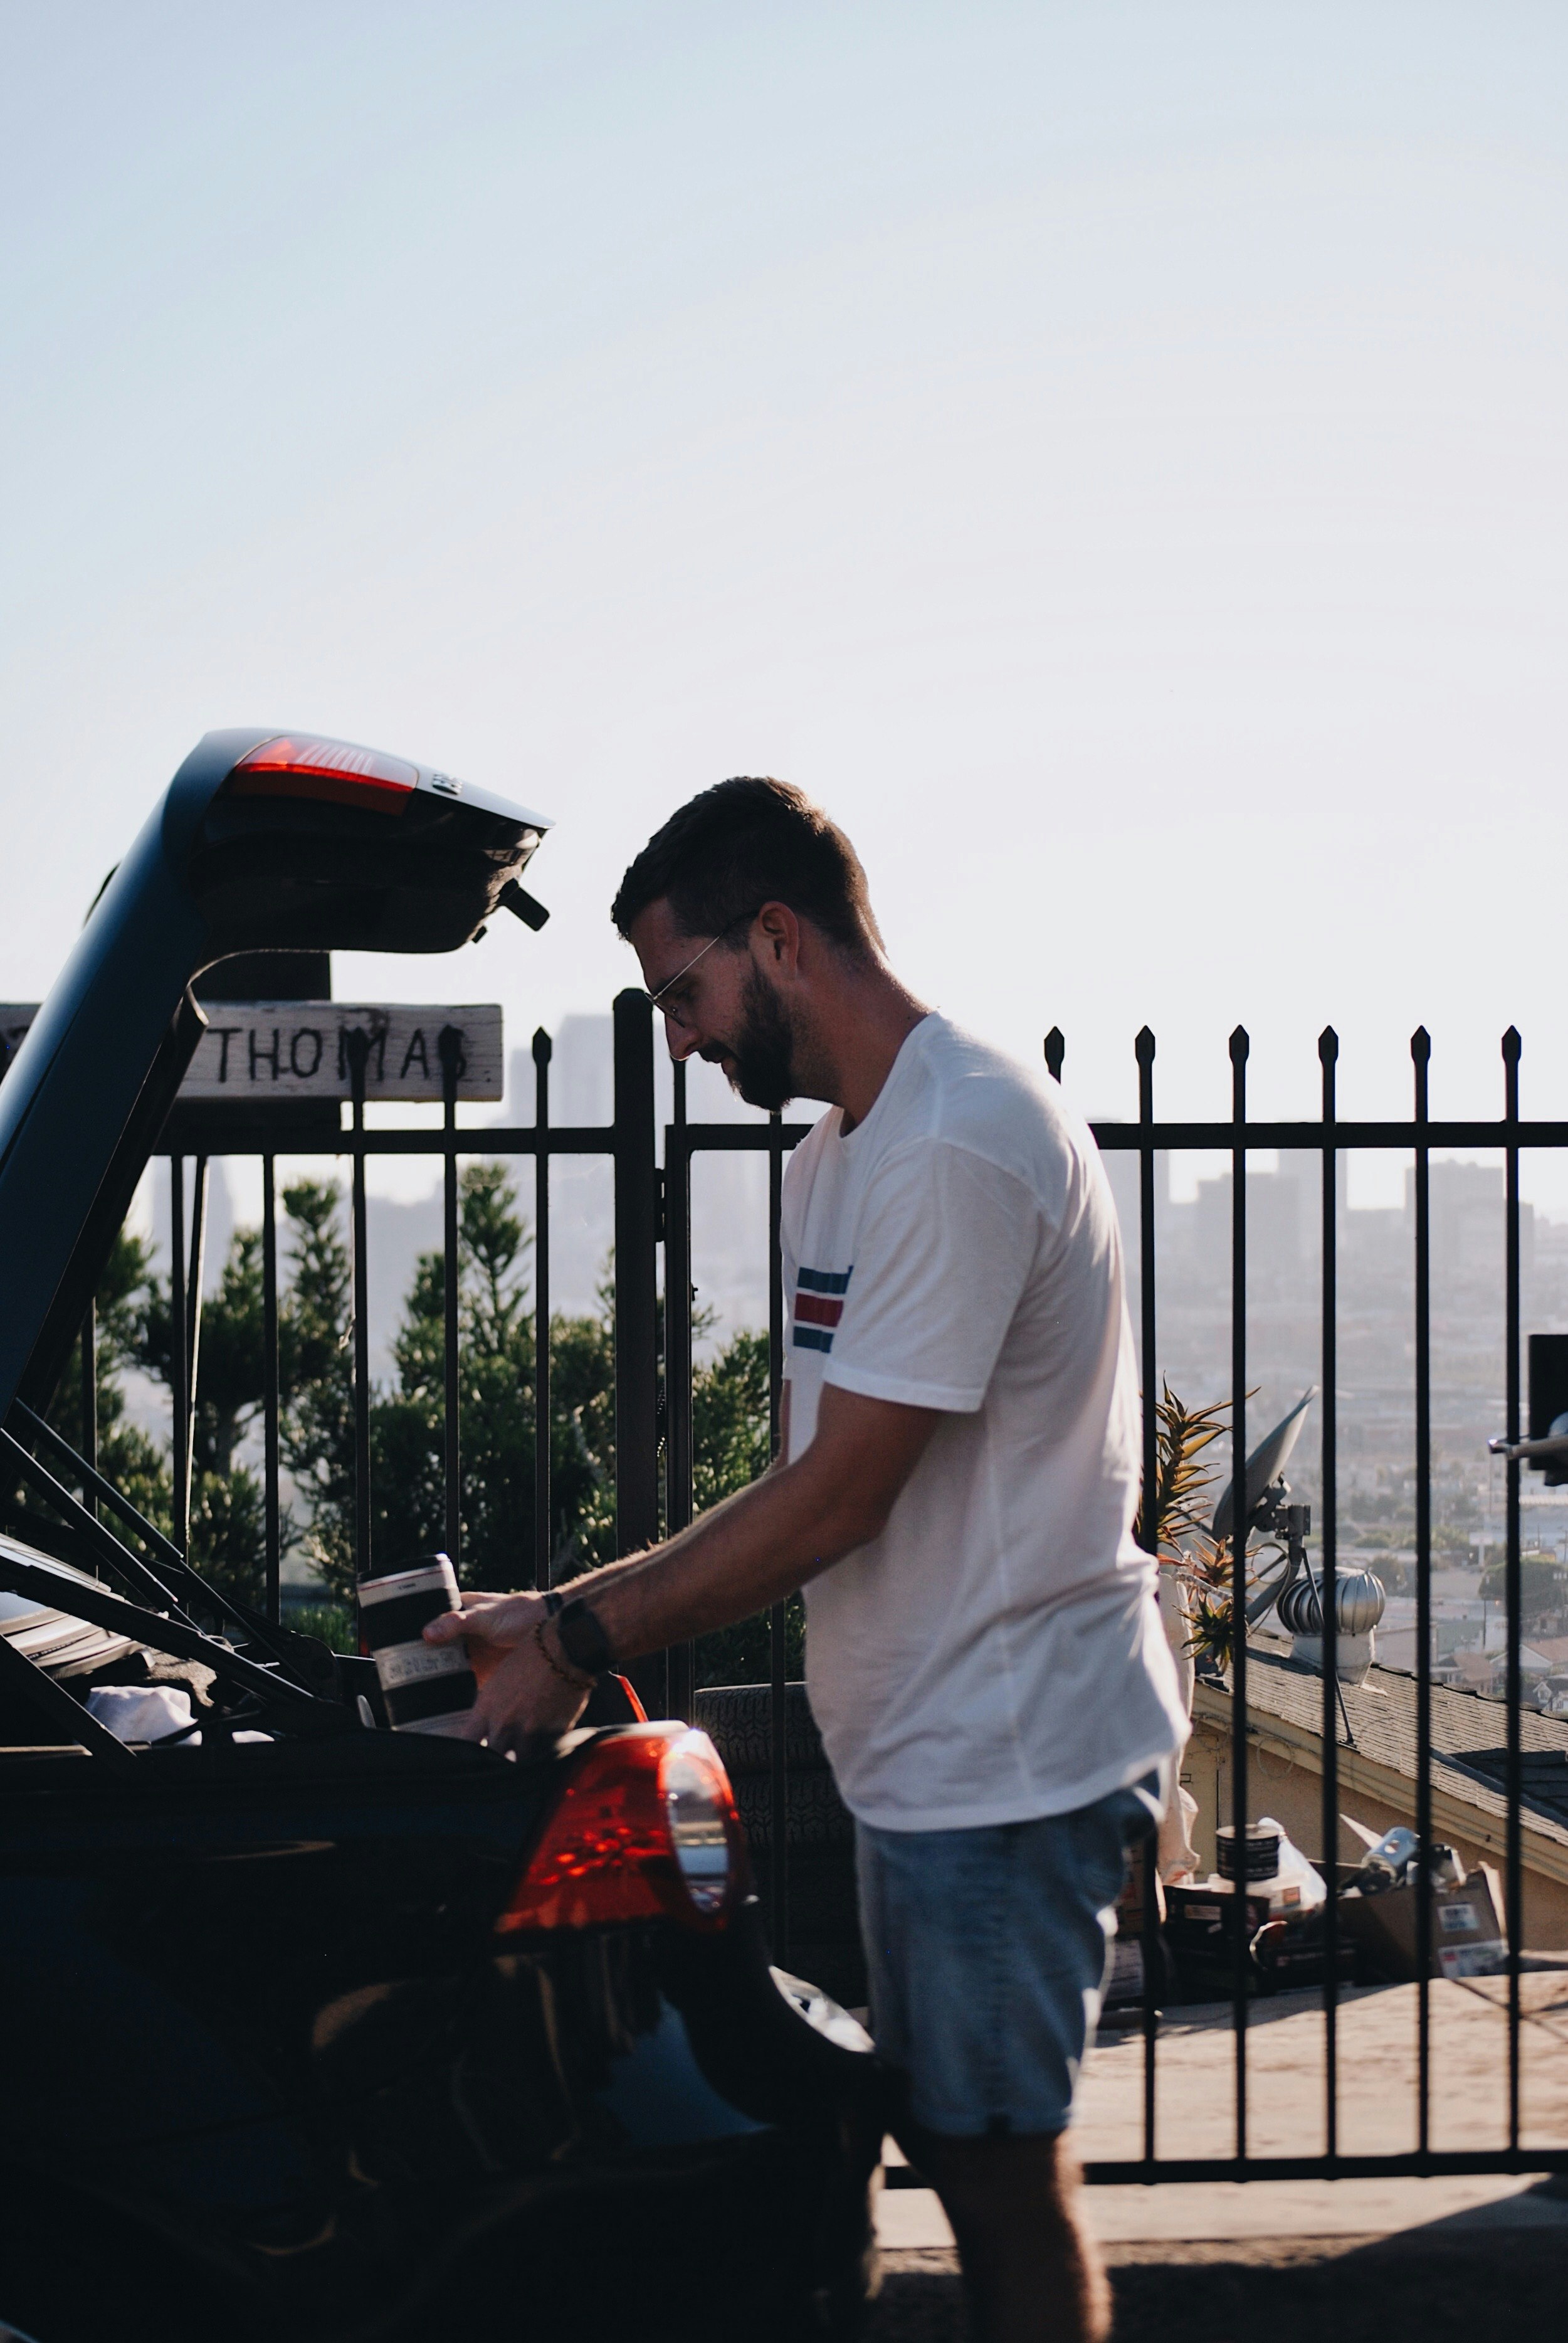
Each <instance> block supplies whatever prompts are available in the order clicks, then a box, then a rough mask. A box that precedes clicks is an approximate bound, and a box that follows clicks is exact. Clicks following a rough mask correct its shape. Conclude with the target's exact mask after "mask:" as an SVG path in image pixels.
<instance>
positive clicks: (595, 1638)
mask: <svg viewBox="0 0 1568 2343" xmlns="http://www.w3.org/2000/svg"><path fill="white" fill-rule="evenodd" d="M556 1641H557V1643H558V1644H559V1645H560V1647H561V1652H562V1654H563V1656H564V1657H565V1658H566V1659H568V1660H569V1661H570V1663H571V1664H572V1666H573V1667H574V1668H577V1669H578V1671H579V1672H580V1673H581V1674H583V1675H585V1676H602V1675H607V1674H608V1673H609V1670H610V1669H611V1668H612V1667H613V1666H614V1664H615V1661H614V1655H613V1654H612V1653H611V1651H610V1647H609V1638H608V1636H607V1635H606V1634H605V1632H604V1629H603V1628H602V1627H601V1626H600V1625H599V1623H598V1619H597V1618H596V1617H595V1615H594V1614H593V1612H592V1611H591V1610H590V1609H589V1608H588V1604H586V1603H585V1602H584V1601H583V1599H582V1597H581V1595H578V1598H577V1600H576V1602H574V1603H567V1604H563V1605H562V1607H561V1609H560V1610H559V1611H558V1613H557V1614H556Z"/></svg>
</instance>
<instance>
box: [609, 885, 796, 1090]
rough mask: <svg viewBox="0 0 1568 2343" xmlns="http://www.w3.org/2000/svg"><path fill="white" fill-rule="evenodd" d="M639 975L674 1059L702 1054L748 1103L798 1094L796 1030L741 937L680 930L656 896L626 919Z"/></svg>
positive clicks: (661, 899) (667, 909)
mask: <svg viewBox="0 0 1568 2343" xmlns="http://www.w3.org/2000/svg"><path fill="white" fill-rule="evenodd" d="M630 940H631V945H632V949H633V950H635V952H636V953H637V956H638V960H640V962H641V963H642V980H643V982H644V984H645V985H646V986H647V988H648V991H649V992H650V993H652V994H653V995H654V997H655V1000H656V1001H657V1003H658V1008H659V1009H660V1011H662V1012H663V1016H664V1030H665V1035H666V1038H667V1040H668V1043H669V1054H670V1056H671V1057H672V1058H674V1059H677V1060H680V1059H683V1058H690V1057H699V1058H705V1059H706V1060H707V1061H708V1063H709V1065H710V1066H720V1067H722V1068H723V1071H724V1075H725V1079H726V1081H728V1082H729V1086H730V1088H731V1089H732V1090H733V1091H737V1092H738V1093H739V1096H740V1097H741V1098H743V1099H744V1100H745V1101H746V1103H747V1105H748V1106H759V1107H765V1108H767V1109H768V1110H769V1112H772V1111H776V1110H777V1109H779V1108H780V1107H783V1106H786V1105H788V1103H789V1100H790V1099H792V1098H793V1097H794V1095H795V1089H796V1085H795V1080H794V1055H795V1036H794V1031H793V1029H792V1028H791V1025H790V1022H789V1014H788V1011H786V1008H785V1005H784V1002H783V1001H782V1000H781V999H780V998H779V993H778V991H777V990H775V988H774V987H773V985H771V984H770V983H769V980H768V978H767V977H766V976H765V975H764V973H763V971H762V970H761V969H760V968H759V966H758V965H757V962H756V960H755V959H754V958H753V956H752V953H751V951H750V950H749V948H748V946H747V944H746V943H745V941H744V940H735V939H732V938H730V937H719V939H718V940H714V939H713V938H711V937H709V936H689V935H685V934H683V933H682V932H681V931H680V930H679V929H678V926H677V925H676V921H675V917H674V914H673V913H672V911H671V910H670V908H669V905H668V902H667V901H666V900H664V899H663V898H662V897H661V898H660V899H659V900H658V902H656V903H650V904H649V905H648V909H647V910H644V911H640V912H638V916H637V918H636V919H635V920H633V921H632V923H631V935H630Z"/></svg>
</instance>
